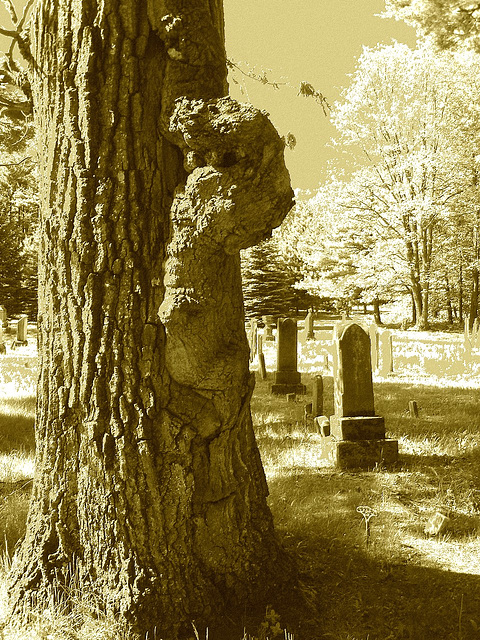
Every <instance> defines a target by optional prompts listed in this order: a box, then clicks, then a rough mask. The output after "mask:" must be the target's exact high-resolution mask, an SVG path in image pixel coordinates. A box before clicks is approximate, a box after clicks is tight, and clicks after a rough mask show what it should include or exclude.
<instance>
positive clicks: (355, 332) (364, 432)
mask: <svg viewBox="0 0 480 640" xmlns="http://www.w3.org/2000/svg"><path fill="white" fill-rule="evenodd" d="M334 346H335V350H334V361H333V379H334V402H335V414H334V415H333V416H332V417H331V418H330V438H329V440H328V442H327V441H325V443H324V446H325V447H326V448H327V449H329V456H330V457H331V458H332V459H333V461H334V462H335V464H336V465H337V466H338V467H340V468H342V469H346V468H355V467H362V468H368V467H373V466H375V465H376V464H377V463H385V464H390V463H392V462H395V461H396V460H397V458H398V442H397V441H396V440H387V439H386V438H385V420H384V418H382V417H380V416H377V415H375V405H374V397H373V382H372V362H371V351H370V337H369V335H368V334H367V333H366V332H365V331H364V330H363V329H362V328H361V327H359V326H358V325H357V324H350V325H349V326H347V327H339V331H337V332H336V335H335V336H334Z"/></svg>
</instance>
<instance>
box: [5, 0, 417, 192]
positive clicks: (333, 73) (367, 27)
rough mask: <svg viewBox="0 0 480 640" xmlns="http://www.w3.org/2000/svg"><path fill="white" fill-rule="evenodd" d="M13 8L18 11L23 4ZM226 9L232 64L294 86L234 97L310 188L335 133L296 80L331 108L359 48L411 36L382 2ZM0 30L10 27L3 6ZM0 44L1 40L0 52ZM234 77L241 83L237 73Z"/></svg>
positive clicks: (298, 182)
mask: <svg viewBox="0 0 480 640" xmlns="http://www.w3.org/2000/svg"><path fill="white" fill-rule="evenodd" d="M52 1H53V0H52ZM14 2H15V5H16V6H17V7H20V6H22V5H23V0H14ZM224 6H225V28H226V40H227V55H228V56H229V58H231V59H232V60H233V61H235V62H239V61H243V62H245V63H248V65H250V67H256V69H257V71H258V72H261V71H262V69H263V70H265V69H271V72H269V73H268V76H269V78H271V79H272V80H274V81H279V82H280V81H287V82H288V83H289V84H290V85H291V86H290V87H282V88H280V89H279V90H278V91H276V90H274V89H273V88H271V87H268V86H263V85H261V84H259V83H257V82H254V81H252V80H246V81H245V84H244V93H242V92H241V91H240V90H239V86H238V85H237V86H236V85H234V84H231V93H232V95H233V97H234V98H236V99H238V100H240V101H250V102H252V104H254V105H255V106H257V107H259V108H260V109H265V110H266V111H268V112H269V113H270V117H271V119H272V121H273V123H274V124H275V126H276V127H277V129H278V130H279V132H280V134H281V135H285V134H287V133H288V132H292V133H293V134H294V135H295V137H296V139H297V146H296V148H295V150H294V151H290V150H288V149H287V150H286V161H287V166H288V168H289V170H290V175H291V178H292V186H293V187H294V188H300V189H315V187H316V186H317V185H318V184H319V182H321V181H322V180H323V177H324V175H325V172H326V170H327V161H328V160H329V159H330V158H332V157H333V156H334V152H333V150H332V149H329V148H328V147H327V145H328V143H329V141H330V139H331V137H332V136H333V135H334V134H335V129H334V128H333V127H332V125H331V124H330V123H329V120H328V118H326V117H325V116H324V115H323V112H322V109H321V108H320V106H319V105H318V104H316V103H315V102H314V101H313V100H312V99H311V98H310V99H307V98H303V97H301V96H297V91H298V86H299V85H300V82H302V81H306V82H309V83H311V84H312V85H313V86H314V87H315V89H317V90H318V91H320V92H322V93H323V94H324V95H325V96H326V97H327V99H328V101H329V102H330V103H334V102H335V101H336V100H338V99H339V98H340V91H341V88H343V87H345V86H347V85H348V74H351V73H352V72H353V71H354V69H355V60H356V58H357V57H358V56H359V55H360V54H361V52H362V46H364V45H365V46H369V47H372V46H375V45H376V44H377V43H378V42H382V43H386V44H389V43H391V41H392V38H395V39H396V40H399V41H401V42H405V43H407V44H409V45H410V46H414V43H415V34H414V31H413V29H411V28H409V27H407V26H406V25H405V24H404V23H401V22H395V21H394V20H382V19H380V18H377V17H375V14H377V13H380V12H381V11H382V10H383V8H384V2H383V0H224ZM0 24H1V25H2V26H5V27H7V28H11V23H10V20H9V18H8V14H7V12H6V10H5V8H4V5H3V3H2V2H0ZM5 46H8V45H5V39H3V38H0V48H3V47H5ZM236 78H237V79H238V80H239V81H241V80H242V76H241V74H238V73H237V74H236Z"/></svg>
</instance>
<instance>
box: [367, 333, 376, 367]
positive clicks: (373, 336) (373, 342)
mask: <svg viewBox="0 0 480 640" xmlns="http://www.w3.org/2000/svg"><path fill="white" fill-rule="evenodd" d="M368 333H369V335H370V354H371V358H372V371H376V370H377V368H378V331H377V325H376V324H371V325H370V327H369V329H368Z"/></svg>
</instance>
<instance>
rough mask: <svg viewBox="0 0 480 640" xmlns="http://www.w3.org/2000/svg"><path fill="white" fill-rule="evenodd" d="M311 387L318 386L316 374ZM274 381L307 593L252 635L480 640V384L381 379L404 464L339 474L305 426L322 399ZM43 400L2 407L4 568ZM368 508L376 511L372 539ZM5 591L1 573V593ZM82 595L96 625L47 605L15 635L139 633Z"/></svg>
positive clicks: (275, 425) (275, 424)
mask: <svg viewBox="0 0 480 640" xmlns="http://www.w3.org/2000/svg"><path fill="white" fill-rule="evenodd" d="M18 357H21V354H19V356H18ZM25 357H26V356H25ZM0 364H1V363H0ZM23 366H24V364H22V365H21V367H20V369H22V367H23ZM20 369H19V374H18V375H20V373H21V370H20ZM22 371H23V369H22ZM26 371H27V372H28V366H27V367H26ZM22 375H23V374H22ZM12 379H13V378H12ZM303 381H304V382H306V384H307V389H308V390H309V389H311V376H310V375H307V374H304V375H303ZM7 382H8V381H7ZM269 383H270V381H269V380H267V381H262V380H260V379H258V380H257V387H256V391H255V395H254V398H253V404H252V415H253V418H254V423H255V429H256V433H257V439H258V443H259V447H260V450H261V454H262V459H263V463H264V467H265V471H266V475H267V478H268V482H269V487H270V498H269V500H270V506H271V509H272V512H273V514H274V518H275V522H276V527H277V531H278V533H279V535H280V536H281V538H282V541H283V544H284V545H285V547H286V548H287V549H288V550H289V552H290V553H291V555H292V556H293V557H294V559H295V561H296V563H297V566H298V574H299V585H300V586H299V588H297V589H293V588H292V592H291V594H289V602H279V603H272V605H273V606H274V608H275V611H276V612H277V613H278V614H279V615H280V624H278V621H277V618H276V616H275V613H273V612H269V614H268V616H266V621H265V624H264V625H263V629H260V630H257V629H253V630H250V633H251V634H252V635H255V637H257V638H262V640H265V638H266V637H270V638H283V639H286V638H287V639H288V640H317V639H318V640H320V639H330V638H333V639H335V640H367V639H368V640H397V639H398V640H402V639H410V640H429V639H430V638H431V639H432V640H433V639H435V640H437V639H438V640H450V639H452V640H470V639H472V640H473V639H474V638H477V639H478V638H480V435H479V434H480V412H479V411H478V406H479V401H480V388H469V389H462V388H459V387H458V386H456V387H455V388H454V387H448V385H447V384H446V382H445V381H444V386H431V387H429V386H425V385H417V383H416V381H415V380H412V381H410V382H405V381H404V380H402V381H399V380H398V379H396V378H395V377H394V376H393V377H391V378H390V379H387V380H386V381H382V382H376V383H375V399H376V409H377V413H378V414H379V415H382V416H384V417H385V419H386V425H387V431H388V435H389V437H393V438H396V439H398V441H399V445H400V460H399V462H398V463H397V465H396V466H395V467H394V468H391V469H382V468H377V469H375V470H373V471H368V472H365V471H358V472H353V471H352V472H339V471H336V470H334V469H332V468H331V467H329V466H328V463H327V462H326V461H325V460H324V459H322V456H321V455H320V451H319V439H320V436H319V435H318V434H316V433H314V432H313V429H312V425H311V424H310V423H307V422H306V421H305V418H304V405H305V403H306V402H308V401H310V400H311V398H310V397H309V396H308V395H307V396H306V397H304V398H298V399H297V401H296V402H287V400H286V399H284V398H281V397H276V396H272V395H271V394H270V392H269ZM1 384H2V379H1V374H0V385H1ZM5 384H6V383H5ZM332 388H333V384H332V379H331V378H329V377H325V379H324V390H325V392H324V413H325V414H326V415H330V414H331V413H332V412H333V390H332ZM410 400H415V401H416V402H417V404H418V407H419V416H418V418H414V417H412V416H410V415H409V413H408V403H409V401H410ZM34 404H35V401H34V398H33V396H32V395H30V396H28V395H27V396H25V395H23V396H22V397H13V396H12V397H7V396H6V395H5V394H4V397H3V399H2V400H1V401H0V425H1V429H0V434H1V435H0V545H1V546H2V547H3V558H4V565H5V566H4V569H5V568H6V566H7V565H8V555H9V554H10V553H11V552H12V550H13V549H14V546H15V543H16V541H17V540H18V539H19V538H20V537H21V536H22V535H23V531H24V527H25V518H26V512H27V504H28V492H29V488H30V482H29V479H30V478H31V476H32V473H33V448H34V443H33V414H34ZM361 506H367V507H370V508H371V509H373V510H374V511H375V515H374V516H373V517H372V519H371V520H370V535H369V537H368V539H367V536H366V528H365V521H364V518H363V516H362V515H361V513H359V512H358V511H357V508H358V507H361ZM438 511H440V512H442V513H443V514H445V515H446V516H448V526H447V528H446V530H445V532H444V533H442V534H441V535H438V536H430V535H428V534H426V533H425V526H426V524H427V522H428V520H429V518H430V517H431V516H432V515H433V514H435V513H436V512H438ZM4 583H5V580H4V578H3V579H2V578H1V571H0V592H1V591H2V589H3V588H4ZM0 595H1V594H0ZM72 597H73V598H78V607H77V616H83V618H82V620H83V622H82V624H81V625H79V624H78V618H77V626H76V630H73V628H72V626H71V618H69V616H68V615H67V614H66V613H65V614H64V613H63V612H62V611H61V610H59V609H58V608H56V607H55V605H53V604H51V605H48V603H47V605H46V606H45V607H44V612H43V613H42V615H41V616H39V617H38V619H37V620H36V621H35V623H34V625H33V626H32V628H31V630H30V631H29V632H27V630H26V629H19V630H18V629H17V630H16V631H15V630H12V629H10V630H7V629H4V631H3V633H4V638H8V639H13V638H15V639H16V640H27V639H30V638H31V639H32V640H33V639H35V640H38V639H39V638H50V639H51V640H61V639H64V638H72V639H76V640H87V639H88V640H100V639H101V640H120V639H121V638H122V639H126V638H131V636H130V635H129V634H128V631H127V630H125V629H121V628H118V627H115V621H112V620H105V619H103V618H102V616H101V615H100V614H99V613H98V612H95V610H94V609H95V607H94V605H92V606H90V605H89V604H88V603H84V602H83V603H82V601H81V598H80V597H79V596H78V592H74V593H72ZM0 600H1V598H0ZM82 611H83V612H82ZM267 619H268V620H267ZM267 623H268V624H267ZM284 628H287V629H288V630H289V631H290V632H291V633H292V635H291V636H288V635H287V634H286V632H285V631H284V630H283V629H284ZM275 629H277V631H278V635H275V634H276V631H275ZM1 633H2V632H1V631H0V638H1V637H2V635H1ZM211 640H240V639H238V638H232V639H230V638H228V639H227V638H218V639H216V638H212V639H211Z"/></svg>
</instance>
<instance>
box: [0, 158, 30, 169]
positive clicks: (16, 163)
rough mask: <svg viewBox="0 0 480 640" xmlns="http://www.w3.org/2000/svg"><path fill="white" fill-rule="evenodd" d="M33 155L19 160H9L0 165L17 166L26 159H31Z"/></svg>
mask: <svg viewBox="0 0 480 640" xmlns="http://www.w3.org/2000/svg"><path fill="white" fill-rule="evenodd" d="M31 159H32V156H26V157H25V158H23V160H19V161H18V162H7V163H6V164H0V167H16V166H18V165H19V164H22V162H25V160H31Z"/></svg>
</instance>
